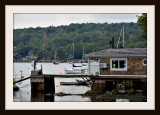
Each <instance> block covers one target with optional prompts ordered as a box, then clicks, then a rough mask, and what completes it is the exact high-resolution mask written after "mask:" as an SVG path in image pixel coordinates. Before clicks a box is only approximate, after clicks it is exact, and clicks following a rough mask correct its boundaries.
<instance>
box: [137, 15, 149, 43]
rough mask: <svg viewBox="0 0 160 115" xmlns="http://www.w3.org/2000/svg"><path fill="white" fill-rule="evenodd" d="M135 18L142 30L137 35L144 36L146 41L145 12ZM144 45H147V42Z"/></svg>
mask: <svg viewBox="0 0 160 115" xmlns="http://www.w3.org/2000/svg"><path fill="white" fill-rule="evenodd" d="M137 18H138V20H137V22H138V24H139V26H140V28H141V29H142V30H143V32H142V34H141V35H140V36H138V38H144V39H145V41H146V42H147V13H143V14H142V15H141V16H137ZM145 45H147V43H146V44H145Z"/></svg>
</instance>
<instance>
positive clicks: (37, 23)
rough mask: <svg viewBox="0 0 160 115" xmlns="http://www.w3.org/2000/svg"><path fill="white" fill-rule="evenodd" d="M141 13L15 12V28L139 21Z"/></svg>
mask: <svg viewBox="0 0 160 115" xmlns="http://www.w3.org/2000/svg"><path fill="white" fill-rule="evenodd" d="M136 15H139V16H140V15H141V14H134V13H132V14H127V13H126V14H120V13H118V14H108V13H106V14H19V13H18V14H14V29H19V28H29V27H33V28H36V27H49V26H55V27H56V26H61V25H69V24H71V23H80V24H81V23H106V22H107V23H121V22H137V17H136Z"/></svg>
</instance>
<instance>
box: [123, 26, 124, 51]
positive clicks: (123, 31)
mask: <svg viewBox="0 0 160 115" xmlns="http://www.w3.org/2000/svg"><path fill="white" fill-rule="evenodd" d="M123 48H124V25H123Z"/></svg>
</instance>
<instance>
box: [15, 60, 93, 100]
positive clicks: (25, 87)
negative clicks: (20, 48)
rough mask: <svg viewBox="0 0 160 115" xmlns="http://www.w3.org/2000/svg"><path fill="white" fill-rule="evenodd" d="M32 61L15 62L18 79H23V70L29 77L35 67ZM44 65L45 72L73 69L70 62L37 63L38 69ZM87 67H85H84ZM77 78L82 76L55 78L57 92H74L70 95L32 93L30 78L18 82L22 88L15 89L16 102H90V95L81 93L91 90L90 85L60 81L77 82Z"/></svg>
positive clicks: (60, 71)
mask: <svg viewBox="0 0 160 115" xmlns="http://www.w3.org/2000/svg"><path fill="white" fill-rule="evenodd" d="M31 65H32V64H31V63H14V67H13V69H14V78H15V79H16V80H19V79H21V71H22V76H24V78H25V77H29V76H30V74H31V70H33V67H32V66H31ZM41 65H42V67H43V70H42V71H43V73H44V74H60V73H61V74H65V71H64V70H65V69H71V68H72V64H68V63H60V64H59V65H54V64H53V63H37V66H36V67H37V69H40V68H41ZM76 65H80V64H78V63H77V64H76ZM84 68H85V67H84ZM75 79H81V78H60V77H56V78H55V93H60V92H63V93H66V94H72V95H69V96H54V97H49V96H46V95H45V94H44V93H41V92H39V93H35V94H31V85H30V79H28V80H25V81H22V82H20V83H17V86H18V87H19V88H20V89H19V91H14V93H13V101H14V102H39V101H40V102H43V101H55V102H79V101H82V102H86V101H87V102H88V101H91V99H90V98H89V97H84V96H81V95H80V94H84V93H85V92H86V91H88V90H90V89H91V88H90V87H89V86H76V85H72V86H62V85H60V82H75Z"/></svg>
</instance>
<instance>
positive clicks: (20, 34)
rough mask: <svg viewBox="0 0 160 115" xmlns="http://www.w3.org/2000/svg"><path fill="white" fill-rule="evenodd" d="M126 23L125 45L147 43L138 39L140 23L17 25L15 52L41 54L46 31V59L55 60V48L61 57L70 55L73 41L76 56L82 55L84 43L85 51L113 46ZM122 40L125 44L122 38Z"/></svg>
mask: <svg viewBox="0 0 160 115" xmlns="http://www.w3.org/2000/svg"><path fill="white" fill-rule="evenodd" d="M123 25H124V38H125V48H140V47H142V46H143V45H144V43H146V40H145V39H144V38H141V37H140V38H139V39H137V38H138V36H140V35H141V33H142V32H143V30H142V29H141V28H140V27H139V24H138V23H132V22H131V23H111V24H108V23H107V22H106V23H82V24H79V23H73V24H70V25H68V26H67V25H65V26H64V25H62V26H58V27H54V26H49V27H46V28H42V27H36V28H24V29H14V30H13V46H14V51H13V52H14V53H18V54H20V55H21V56H22V57H25V56H27V55H28V51H30V50H33V51H34V55H37V56H38V57H40V58H42V57H43V45H44V38H43V36H44V34H45V35H46V40H45V47H44V49H45V55H44V56H45V59H48V60H53V59H54V52H55V51H57V58H58V59H59V60H61V59H67V58H68V55H69V51H70V49H71V45H72V43H73V42H74V49H75V53H74V54H75V55H74V57H75V59H81V58H82V52H83V46H84V53H85V54H87V53H91V52H95V51H99V50H104V49H107V48H111V45H110V44H109V41H110V40H112V38H114V43H115V45H114V46H115V47H116V44H117V42H118V39H119V35H120V31H121V29H122V26H123ZM119 44H120V45H121V44H122V38H121V40H120V43H119Z"/></svg>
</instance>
